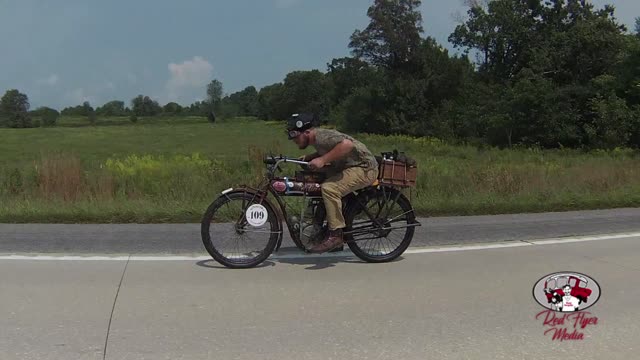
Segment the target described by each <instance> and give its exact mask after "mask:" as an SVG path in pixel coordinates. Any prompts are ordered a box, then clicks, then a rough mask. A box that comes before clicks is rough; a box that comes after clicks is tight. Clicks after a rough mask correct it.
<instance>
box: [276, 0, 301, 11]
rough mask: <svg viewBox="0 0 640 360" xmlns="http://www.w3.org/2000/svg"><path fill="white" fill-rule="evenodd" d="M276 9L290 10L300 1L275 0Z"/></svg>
mask: <svg viewBox="0 0 640 360" xmlns="http://www.w3.org/2000/svg"><path fill="white" fill-rule="evenodd" d="M275 2H276V7H277V8H279V9H288V8H290V7H292V6H294V5H295V4H297V3H298V2H299V0H275Z"/></svg>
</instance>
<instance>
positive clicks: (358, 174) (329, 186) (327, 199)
mask: <svg viewBox="0 0 640 360" xmlns="http://www.w3.org/2000/svg"><path fill="white" fill-rule="evenodd" d="M376 178H377V169H373V170H366V169H363V168H348V169H345V170H344V171H343V172H342V173H340V174H337V175H335V176H332V177H330V178H328V179H327V180H325V181H324V182H323V183H322V198H323V200H324V205H325V209H326V210H327V222H328V224H329V235H328V236H327V238H326V239H325V240H324V241H323V242H322V243H320V244H318V245H316V246H314V247H313V248H312V249H311V251H312V252H326V251H329V250H332V249H334V248H337V247H339V246H341V245H342V244H343V240H342V229H343V228H344V227H345V226H346V225H345V221H344V216H343V214H342V197H343V196H345V195H347V194H349V193H350V192H352V191H355V190H358V189H362V188H364V187H366V186H369V185H371V184H372V183H373V182H374V181H375V179H376Z"/></svg>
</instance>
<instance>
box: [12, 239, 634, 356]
mask: <svg viewBox="0 0 640 360" xmlns="http://www.w3.org/2000/svg"><path fill="white" fill-rule="evenodd" d="M639 260H640V238H638V237H634V238H621V239H615V240H613V239H612V240H603V241H589V242H572V243H566V244H555V245H544V246H542V245H540V246H525V247H516V248H502V249H485V250H471V251H453V252H442V253H425V254H408V255H405V256H404V257H403V258H402V259H401V260H399V261H396V262H393V263H388V264H366V263H362V262H360V261H358V260H357V259H354V258H350V257H325V256H322V257H310V258H297V259H280V260H269V261H268V262H266V263H265V264H264V266H262V267H259V268H255V269H249V270H230V269H226V268H222V267H220V266H218V265H217V263H215V262H213V261H42V260H39V261H33V260H0V294H2V295H1V296H0V331H1V332H2V334H1V336H0V359H3V360H13V359H20V360H25V359H64V360H73V359H82V360H85V359H103V358H106V359H154V360H156V359H171V360H175V359H394V360H396V359H474V360H476V359H491V360H493V359H531V360H534V359H535V360H538V359H552V358H566V359H582V360H587V359H607V360H614V359H625V360H628V359H636V358H637V354H638V339H639V338H640V325H639V324H640V312H638V311H637V310H636V309H637V306H638V301H637V300H638V299H639V298H640V288H639V287H638V286H637V284H638V282H637V277H638V275H640V266H639V265H638V264H639V263H640V261H639ZM564 270H573V271H578V272H583V273H585V274H587V275H589V276H591V277H592V278H594V279H596V280H597V281H598V283H599V284H600V286H601V288H602V295H601V297H600V300H599V302H598V303H596V304H595V305H594V306H593V307H591V308H589V309H588V310H587V311H588V312H589V314H588V316H589V317H596V318H597V324H595V325H589V326H587V327H586V328H585V329H580V327H579V326H578V329H577V330H578V331H579V332H580V333H582V334H583V340H571V341H563V342H559V341H558V340H555V341H554V340H552V337H551V334H547V335H545V334H544V332H545V331H546V330H548V329H549V328H550V327H549V326H544V325H543V321H542V320H541V319H536V315H537V314H538V313H539V312H540V311H543V310H544V309H543V308H542V307H541V306H540V305H539V304H537V303H536V302H535V301H534V299H533V296H532V292H531V291H532V288H533V286H534V284H535V282H536V281H537V280H538V279H540V278H541V277H543V276H545V275H547V274H549V273H552V272H556V271H564ZM567 327H568V329H569V332H572V331H573V330H574V329H573V325H571V324H569V323H567Z"/></svg>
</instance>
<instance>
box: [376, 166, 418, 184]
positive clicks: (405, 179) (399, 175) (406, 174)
mask: <svg viewBox="0 0 640 360" xmlns="http://www.w3.org/2000/svg"><path fill="white" fill-rule="evenodd" d="M417 179H418V168H417V167H416V166H407V164H405V163H403V162H398V161H393V160H382V162H381V163H380V169H379V173H378V180H379V181H380V183H381V184H385V185H394V186H401V187H410V186H416V182H417Z"/></svg>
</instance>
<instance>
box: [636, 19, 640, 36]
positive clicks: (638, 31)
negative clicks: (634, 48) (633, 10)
mask: <svg viewBox="0 0 640 360" xmlns="http://www.w3.org/2000/svg"><path fill="white" fill-rule="evenodd" d="M635 30H636V35H637V36H640V17H637V18H636V27H635Z"/></svg>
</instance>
